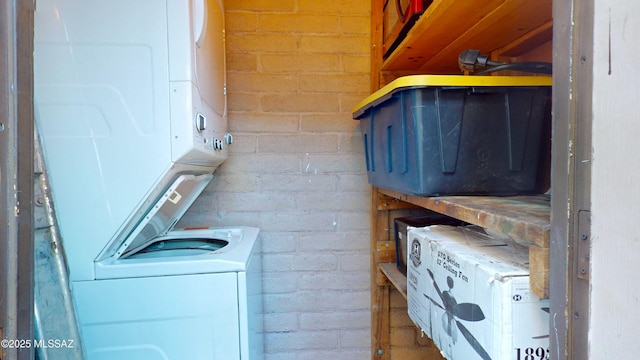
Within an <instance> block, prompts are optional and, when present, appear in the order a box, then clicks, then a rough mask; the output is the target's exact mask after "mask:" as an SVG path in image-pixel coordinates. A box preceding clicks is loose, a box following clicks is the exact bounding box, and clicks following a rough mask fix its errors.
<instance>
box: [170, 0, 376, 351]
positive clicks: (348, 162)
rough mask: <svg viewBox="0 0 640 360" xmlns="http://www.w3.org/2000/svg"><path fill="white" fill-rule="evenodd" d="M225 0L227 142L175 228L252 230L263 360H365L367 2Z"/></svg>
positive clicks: (367, 303) (367, 316) (367, 306)
mask: <svg viewBox="0 0 640 360" xmlns="http://www.w3.org/2000/svg"><path fill="white" fill-rule="evenodd" d="M225 8H226V28H227V76H228V81H227V82H228V85H227V86H228V107H229V128H230V130H231V132H232V134H233V135H234V141H235V142H234V144H233V145H232V146H231V147H230V158H229V160H227V161H226V162H225V163H224V164H223V165H222V166H221V167H220V168H219V169H218V170H217V172H216V176H215V178H214V180H213V182H212V184H211V185H210V186H209V187H208V188H207V190H206V191H205V193H204V194H203V195H202V196H201V197H200V199H198V201H197V202H196V203H195V204H194V206H192V208H191V209H190V210H189V212H188V214H187V215H186V216H185V218H184V219H183V220H182V222H181V225H202V224H207V225H213V226H222V225H249V226H257V227H260V228H261V229H262V232H261V238H262V240H263V251H264V254H263V264H264V290H265V298H264V301H265V304H264V305H265V312H266V314H265V327H266V334H265V342H266V344H265V351H266V359H267V360H294V359H295V360H307V359H332V360H340V359H344V360H347V359H348V360H354V359H369V358H370V326H369V322H370V298H369V252H368V250H369V216H370V215H369V207H370V189H369V186H368V184H367V179H366V173H365V171H364V156H363V152H362V142H361V139H360V130H359V128H358V123H357V122H356V121H353V120H351V109H352V107H353V106H354V105H356V104H357V103H358V102H359V101H360V100H362V99H363V98H364V97H365V96H366V95H368V91H369V44H370V40H369V38H370V0H321V1H319V0H225Z"/></svg>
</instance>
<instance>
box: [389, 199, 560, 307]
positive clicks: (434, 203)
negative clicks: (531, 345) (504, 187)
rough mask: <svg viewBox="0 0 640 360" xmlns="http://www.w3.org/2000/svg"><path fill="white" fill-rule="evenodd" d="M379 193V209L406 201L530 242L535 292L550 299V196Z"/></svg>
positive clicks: (390, 207)
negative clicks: (432, 195) (433, 195)
mask: <svg viewBox="0 0 640 360" xmlns="http://www.w3.org/2000/svg"><path fill="white" fill-rule="evenodd" d="M377 193H378V201H377V210H387V209H392V208H395V207H398V206H400V207H401V206H402V205H398V204H396V202H399V201H400V202H405V203H409V204H413V205H415V206H419V207H422V208H425V209H429V210H432V211H435V212H438V213H441V214H445V215H448V216H451V217H453V218H456V219H460V220H462V221H465V222H468V223H470V224H474V225H478V226H481V227H483V228H486V229H489V230H493V231H496V232H500V233H503V234H505V235H508V236H509V237H512V238H514V239H517V240H520V242H527V243H529V273H530V287H531V291H532V292H533V293H534V294H536V295H537V296H538V297H541V298H547V297H548V296H549V230H550V227H551V208H550V204H549V198H548V197H547V196H544V195H538V196H511V197H496V196H444V197H423V196H414V195H407V194H403V193H400V192H397V191H393V190H386V189H378V191H377ZM383 272H384V270H383ZM385 274H386V273H385ZM389 280H390V281H391V282H392V283H393V282H394V280H393V279H389ZM405 287H406V285H405ZM405 291H406V289H405Z"/></svg>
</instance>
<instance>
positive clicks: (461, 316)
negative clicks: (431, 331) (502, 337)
mask: <svg viewBox="0 0 640 360" xmlns="http://www.w3.org/2000/svg"><path fill="white" fill-rule="evenodd" d="M427 272H428V273H429V276H430V277H431V283H432V284H433V287H434V288H435V289H436V292H437V293H438V296H439V297H440V300H441V301H442V304H443V305H440V304H439V303H438V302H437V301H436V300H434V299H432V298H430V297H429V296H428V295H427V294H424V296H425V297H426V298H427V299H429V300H430V301H431V302H432V303H433V304H434V305H435V306H437V307H439V308H440V309H442V310H444V315H443V319H442V326H443V328H444V330H445V332H446V333H447V334H448V335H449V336H451V338H452V340H453V342H454V343H455V341H456V339H457V333H456V327H457V328H458V329H459V330H460V332H461V333H462V336H464V338H465V339H467V341H468V342H469V345H471V347H472V348H473V349H474V350H475V351H476V353H478V355H480V357H481V358H482V359H483V360H491V357H490V356H489V354H488V353H487V351H486V350H485V349H484V348H483V347H482V345H480V342H478V340H476V338H475V337H474V336H473V334H471V332H470V331H469V330H468V329H467V328H466V327H465V326H464V325H463V324H462V323H461V322H460V321H459V320H464V321H482V320H484V318H485V316H484V313H483V312H482V309H481V308H480V306H479V305H478V304H472V303H460V304H458V302H457V301H456V298H455V297H454V296H453V295H451V289H453V278H451V276H447V286H448V287H449V290H445V291H440V287H439V286H438V283H436V279H435V278H434V277H433V272H431V270H430V269H427ZM454 323H455V325H456V326H455V327H454V326H453V324H454Z"/></svg>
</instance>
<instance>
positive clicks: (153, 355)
mask: <svg viewBox="0 0 640 360" xmlns="http://www.w3.org/2000/svg"><path fill="white" fill-rule="evenodd" d="M237 281H238V280H237V274H236V273H217V274H215V273H214V274H195V275H182V276H162V277H150V278H131V279H118V280H95V281H82V282H76V283H74V284H73V287H74V288H73V290H74V293H75V294H76V298H77V299H78V300H79V301H78V304H80V305H79V306H78V307H77V311H78V319H79V322H80V325H81V329H82V330H81V331H82V336H83V346H84V347H85V349H87V359H88V360H96V359H99V360H103V359H104V360H107V359H131V360H140V359H144V360H154V359H163V360H164V359H194V360H197V359H203V360H205V359H206V360H229V359H240V336H239V333H240V329H239V323H238V312H239V308H238V294H237Z"/></svg>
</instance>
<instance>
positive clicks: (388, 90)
mask: <svg viewBox="0 0 640 360" xmlns="http://www.w3.org/2000/svg"><path fill="white" fill-rule="evenodd" d="M429 86H438V87H443V86H462V87H467V86H551V77H550V76H467V75H411V76H403V77H400V78H397V79H395V80H394V81H392V82H390V83H389V84H387V85H386V86H384V87H382V88H381V89H380V90H378V91H376V92H374V93H373V94H371V95H369V96H367V98H365V99H364V100H362V101H361V102H360V103H359V104H358V105H356V106H355V107H354V108H353V110H352V111H351V112H352V113H353V117H354V119H355V118H358V117H359V116H361V115H362V114H363V113H364V112H365V111H367V110H368V109H370V108H372V107H374V106H376V105H378V104H380V103H382V102H384V101H385V100H387V99H388V98H389V97H390V96H391V95H393V94H395V93H396V92H398V91H402V90H407V89H412V88H421V87H429Z"/></svg>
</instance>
